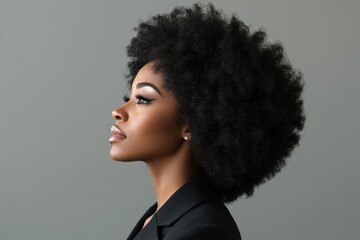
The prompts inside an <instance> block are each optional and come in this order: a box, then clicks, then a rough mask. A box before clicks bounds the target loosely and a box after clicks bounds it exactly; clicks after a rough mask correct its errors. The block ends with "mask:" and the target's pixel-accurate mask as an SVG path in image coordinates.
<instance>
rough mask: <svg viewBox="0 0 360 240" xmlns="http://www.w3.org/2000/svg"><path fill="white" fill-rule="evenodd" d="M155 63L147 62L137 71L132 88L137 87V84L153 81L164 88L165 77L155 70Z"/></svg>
mask: <svg viewBox="0 0 360 240" xmlns="http://www.w3.org/2000/svg"><path fill="white" fill-rule="evenodd" d="M154 67H155V63H154V62H149V63H147V64H145V65H144V66H143V67H142V68H141V69H140V70H139V72H138V73H137V75H136V77H135V79H134V81H133V83H132V89H134V88H136V86H137V84H139V83H141V82H148V83H152V84H153V85H155V86H157V87H158V88H160V89H164V79H163V76H162V74H161V73H158V72H155V70H154V69H155V68H154Z"/></svg>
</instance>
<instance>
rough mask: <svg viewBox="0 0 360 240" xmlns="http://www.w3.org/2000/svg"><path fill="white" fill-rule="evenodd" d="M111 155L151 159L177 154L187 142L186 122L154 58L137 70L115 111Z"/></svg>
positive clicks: (130, 158)
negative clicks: (155, 68) (181, 120)
mask: <svg viewBox="0 0 360 240" xmlns="http://www.w3.org/2000/svg"><path fill="white" fill-rule="evenodd" d="M112 116H113V118H114V119H115V124H114V126H112V128H111V137H110V139H109V142H110V143H111V149H110V156H111V158H112V159H113V160H117V161H137V160H141V161H151V160H152V159H158V158H167V157H169V156H172V155H174V154H175V153H176V152H177V151H178V150H179V148H180V147H181V145H182V144H184V138H183V137H184V133H185V132H186V126H185V124H182V123H181V122H180V121H179V119H178V104H177V101H176V99H175V96H174V94H173V93H172V92H171V91H169V90H167V89H165V87H164V79H163V76H162V74H161V73H157V72H155V71H154V62H149V63H147V64H146V65H144V66H143V67H142V68H141V69H140V70H139V72H138V73H137V75H136V77H135V79H134V81H133V83H132V87H131V94H130V95H129V98H128V99H127V100H126V102H125V103H124V104H122V105H121V106H119V107H118V108H116V109H114V110H113V111H112Z"/></svg>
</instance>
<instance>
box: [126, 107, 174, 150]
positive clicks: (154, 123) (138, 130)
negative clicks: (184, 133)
mask: <svg viewBox="0 0 360 240" xmlns="http://www.w3.org/2000/svg"><path fill="white" fill-rule="evenodd" d="M133 120H134V119H133ZM131 128H132V129H131V130H132V131H131V132H132V133H134V139H133V140H134V141H135V142H136V143H137V145H138V146H139V147H141V148H142V149H144V150H145V149H152V150H154V151H157V150H159V151H167V150H169V151H172V150H173V149H174V148H175V147H176V146H177V145H178V143H179V142H180V140H181V137H179V134H180V126H179V124H178V122H177V121H176V113H174V112H172V111H167V112H165V111H161V112H158V113H154V112H152V113H151V114H144V113H142V114H141V115H140V116H138V117H137V119H136V121H134V122H133V124H132V126H131ZM135 138H136V139H135Z"/></svg>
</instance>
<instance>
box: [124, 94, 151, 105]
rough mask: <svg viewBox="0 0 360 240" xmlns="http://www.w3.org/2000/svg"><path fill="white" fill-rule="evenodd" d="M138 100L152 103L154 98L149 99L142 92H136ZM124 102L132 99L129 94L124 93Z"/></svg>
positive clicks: (138, 101) (142, 102)
mask: <svg viewBox="0 0 360 240" xmlns="http://www.w3.org/2000/svg"><path fill="white" fill-rule="evenodd" d="M135 98H136V99H137V100H136V104H150V103H151V102H152V101H153V100H154V99H149V98H146V97H144V96H143V95H140V94H136V95H135ZM123 99H124V102H128V101H129V100H130V98H129V96H128V95H124V98H123Z"/></svg>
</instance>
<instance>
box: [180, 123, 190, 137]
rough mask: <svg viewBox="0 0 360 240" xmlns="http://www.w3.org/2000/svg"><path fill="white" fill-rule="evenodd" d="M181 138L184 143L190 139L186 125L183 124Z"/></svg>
mask: <svg viewBox="0 0 360 240" xmlns="http://www.w3.org/2000/svg"><path fill="white" fill-rule="evenodd" d="M182 137H183V139H184V140H185V141H189V140H190V139H191V137H192V136H191V131H190V128H189V125H188V124H184V127H183V128H182Z"/></svg>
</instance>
